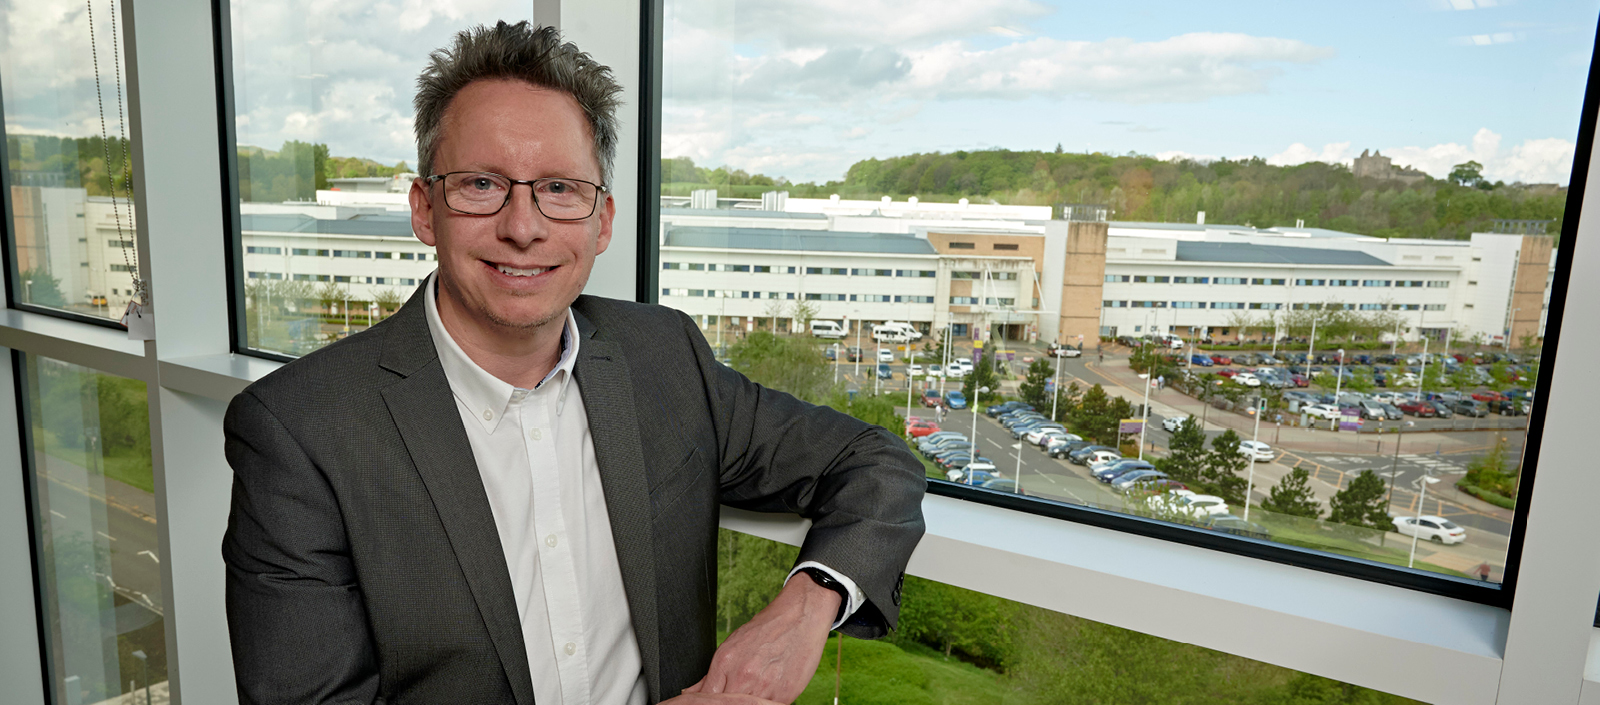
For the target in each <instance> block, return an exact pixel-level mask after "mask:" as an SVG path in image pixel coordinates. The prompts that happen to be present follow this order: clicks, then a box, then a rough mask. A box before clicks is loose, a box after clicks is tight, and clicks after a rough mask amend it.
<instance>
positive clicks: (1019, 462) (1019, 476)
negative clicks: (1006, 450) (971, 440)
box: [967, 441, 1022, 494]
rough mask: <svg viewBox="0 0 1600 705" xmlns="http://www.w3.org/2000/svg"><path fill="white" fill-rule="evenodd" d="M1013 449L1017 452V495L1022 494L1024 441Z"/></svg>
mask: <svg viewBox="0 0 1600 705" xmlns="http://www.w3.org/2000/svg"><path fill="white" fill-rule="evenodd" d="M1011 447H1012V448H1015V449H1016V450H1017V477H1016V478H1015V479H1014V480H1013V482H1016V483H1017V494H1022V441H1018V442H1017V444H1016V445H1014V446H1011ZM974 452H976V451H974ZM972 457H974V458H976V457H978V456H976V455H974V456H972ZM967 475H968V476H971V475H972V473H967Z"/></svg>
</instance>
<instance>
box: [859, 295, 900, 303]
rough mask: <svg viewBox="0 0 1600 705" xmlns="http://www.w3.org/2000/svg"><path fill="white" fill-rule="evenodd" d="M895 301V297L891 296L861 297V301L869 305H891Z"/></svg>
mask: <svg viewBox="0 0 1600 705" xmlns="http://www.w3.org/2000/svg"><path fill="white" fill-rule="evenodd" d="M893 300H894V297H893V296H892V295H889V294H862V295H861V297H860V301H862V302H864V303H869V304H876V303H889V302H891V301H893Z"/></svg>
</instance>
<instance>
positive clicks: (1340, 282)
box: [1328, 279, 1357, 286]
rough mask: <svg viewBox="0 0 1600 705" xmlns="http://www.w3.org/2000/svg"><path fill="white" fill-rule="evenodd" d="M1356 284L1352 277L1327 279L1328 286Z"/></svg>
mask: <svg viewBox="0 0 1600 705" xmlns="http://www.w3.org/2000/svg"><path fill="white" fill-rule="evenodd" d="M1356 285H1357V281H1356V280H1354V279H1329V280H1328V286H1356Z"/></svg>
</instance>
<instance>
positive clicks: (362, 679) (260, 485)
mask: <svg viewBox="0 0 1600 705" xmlns="http://www.w3.org/2000/svg"><path fill="white" fill-rule="evenodd" d="M223 433H224V435H225V437H226V451H227V457H228V464H229V465H231V466H233V471H234V481H233V505H232V511H231V512H230V513H229V516H228V532H227V534H226V535H225V536H224V537H223V539H222V558H223V562H224V563H226V564H227V611H228V631H229V638H230V640H231V642H232V644H233V664H234V675H235V679H236V681H237V683H238V688H239V701H240V702H241V703H249V704H255V703H286V704H287V703H296V704H299V703H334V702H337V703H381V702H382V701H381V700H379V699H378V664H377V658H376V656H375V655H374V649H373V645H372V639H371V635H370V632H369V631H368V629H367V617H366V607H365V605H364V604H363V602H362V597H361V590H360V588H359V586H358V585H357V584H356V576H355V569H354V567H353V565H352V564H351V561H350V547H349V545H348V543H347V542H346V537H345V528H344V525H343V522H342V521H341V520H340V513H339V507H338V505H337V503H336V501H335V499H334V495H333V490H332V488H330V487H329V486H328V483H327V479H326V478H325V477H323V475H322V473H321V471H320V470H318V468H317V467H316V466H315V465H313V464H312V462H311V460H310V459H309V458H308V457H306V454H305V453H304V451H303V450H302V449H301V448H300V445H299V444H298V443H297V442H296V441H295V440H294V439H293V438H292V437H291V436H290V434H289V432H288V430H287V429H285V428H284V426H283V424H282V423H281V422H280V421H279V420H278V418H277V417H276V416H274V415H273V414H272V412H271V411H269V410H268V409H267V408H266V407H265V406H263V405H262V404H261V402H260V401H259V400H258V399H256V398H255V397H254V396H252V395H251V394H250V393H249V392H246V393H243V394H240V395H239V396H237V397H234V399H233V403H232V404H230V405H229V406H228V414H227V416H226V418H225V419H224V421H223Z"/></svg>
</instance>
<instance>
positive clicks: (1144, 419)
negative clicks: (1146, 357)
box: [1117, 365, 1151, 460]
mask: <svg viewBox="0 0 1600 705" xmlns="http://www.w3.org/2000/svg"><path fill="white" fill-rule="evenodd" d="M1150 371H1151V370H1150V367H1149V366H1148V365H1147V366H1145V368H1144V408H1143V409H1141V410H1140V411H1139V417H1140V420H1139V459H1140V460H1144V430H1145V427H1147V426H1149V425H1150ZM1117 445H1122V442H1121V441H1120V440H1119V441H1118V442H1117Z"/></svg>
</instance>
